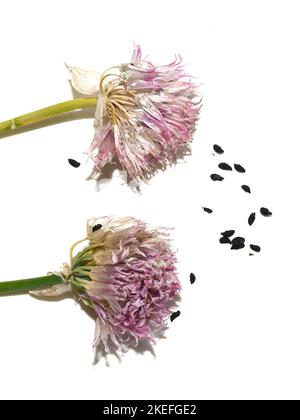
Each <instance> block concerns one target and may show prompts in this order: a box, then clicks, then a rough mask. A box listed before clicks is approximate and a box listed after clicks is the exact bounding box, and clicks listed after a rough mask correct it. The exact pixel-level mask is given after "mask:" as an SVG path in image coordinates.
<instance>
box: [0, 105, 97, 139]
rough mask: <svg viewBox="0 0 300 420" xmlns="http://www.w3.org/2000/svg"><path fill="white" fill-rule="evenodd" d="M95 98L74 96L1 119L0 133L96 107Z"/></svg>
mask: <svg viewBox="0 0 300 420" xmlns="http://www.w3.org/2000/svg"><path fill="white" fill-rule="evenodd" d="M96 105H97V98H76V99H72V100H70V101H66V102H61V103H59V104H56V105H51V106H48V107H47V108H42V109H39V110H38V111H34V112H30V113H29V114H24V115H20V116H19V117H16V118H13V119H12V120H7V121H3V122H1V123H0V134H2V133H9V132H11V131H12V130H15V129H16V128H19V127H25V126H28V125H31V124H35V123H38V122H41V121H45V120H47V119H49V118H52V117H56V116H57V115H61V114H64V113H67V112H70V111H76V110H79V109H83V108H92V107H96Z"/></svg>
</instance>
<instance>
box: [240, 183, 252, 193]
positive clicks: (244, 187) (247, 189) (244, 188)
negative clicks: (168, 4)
mask: <svg viewBox="0 0 300 420" xmlns="http://www.w3.org/2000/svg"><path fill="white" fill-rule="evenodd" d="M242 189H243V190H244V191H245V192H247V193H249V194H251V190H250V187H248V185H242Z"/></svg>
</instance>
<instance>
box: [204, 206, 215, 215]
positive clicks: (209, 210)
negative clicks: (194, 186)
mask: <svg viewBox="0 0 300 420" xmlns="http://www.w3.org/2000/svg"><path fill="white" fill-rule="evenodd" d="M202 208H203V210H204V211H206V213H209V214H211V213H212V212H213V211H212V209H210V208H209V207H202Z"/></svg>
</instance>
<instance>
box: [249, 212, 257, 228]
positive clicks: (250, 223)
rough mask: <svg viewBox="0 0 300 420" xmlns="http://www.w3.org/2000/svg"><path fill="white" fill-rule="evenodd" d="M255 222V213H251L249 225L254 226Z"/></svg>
mask: <svg viewBox="0 0 300 420" xmlns="http://www.w3.org/2000/svg"><path fill="white" fill-rule="evenodd" d="M254 220H255V213H251V214H250V216H249V217H248V225H249V226H252V225H253V223H254Z"/></svg>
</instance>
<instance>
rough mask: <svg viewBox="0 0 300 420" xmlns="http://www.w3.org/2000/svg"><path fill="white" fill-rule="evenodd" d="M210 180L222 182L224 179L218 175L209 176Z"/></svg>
mask: <svg viewBox="0 0 300 420" xmlns="http://www.w3.org/2000/svg"><path fill="white" fill-rule="evenodd" d="M210 178H211V179H212V180H213V181H223V179H224V178H223V177H222V176H221V175H218V174H211V176H210Z"/></svg>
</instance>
